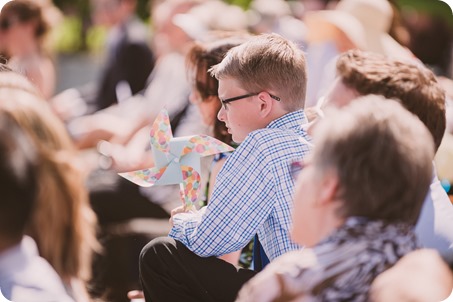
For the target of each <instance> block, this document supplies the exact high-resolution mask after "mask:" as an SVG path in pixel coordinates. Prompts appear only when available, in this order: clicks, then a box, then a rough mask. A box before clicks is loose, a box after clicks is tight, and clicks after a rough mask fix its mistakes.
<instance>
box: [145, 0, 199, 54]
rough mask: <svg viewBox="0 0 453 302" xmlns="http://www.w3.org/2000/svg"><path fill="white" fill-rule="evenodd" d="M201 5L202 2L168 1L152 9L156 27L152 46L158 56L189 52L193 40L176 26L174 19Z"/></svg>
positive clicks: (190, 0)
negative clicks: (189, 45) (188, 46)
mask: <svg viewBox="0 0 453 302" xmlns="http://www.w3.org/2000/svg"><path fill="white" fill-rule="evenodd" d="M199 3H200V1H197V0H167V1H161V2H159V3H157V4H155V5H154V6H153V7H152V10H151V15H152V20H153V27H154V35H153V42H152V44H153V49H154V50H155V51H156V54H157V56H161V55H164V54H168V53H171V52H180V53H183V52H185V51H187V49H186V47H187V45H188V43H189V42H191V41H192V40H193V39H192V37H190V36H189V35H188V34H187V33H186V32H185V31H184V30H183V29H182V28H181V27H180V26H178V25H176V24H175V22H174V17H175V16H176V15H178V14H184V13H187V12H188V11H189V10H190V9H191V8H193V7H194V6H196V5H198V4H199Z"/></svg>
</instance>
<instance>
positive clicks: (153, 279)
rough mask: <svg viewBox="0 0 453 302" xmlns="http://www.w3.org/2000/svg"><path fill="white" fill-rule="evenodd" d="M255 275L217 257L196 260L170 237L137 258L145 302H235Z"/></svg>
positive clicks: (144, 251) (158, 242) (148, 246)
mask: <svg viewBox="0 0 453 302" xmlns="http://www.w3.org/2000/svg"><path fill="white" fill-rule="evenodd" d="M255 274H256V272H255V271H252V270H247V269H242V268H238V267H235V266H234V265H232V264H230V263H228V262H225V261H223V260H220V259H218V258H216V257H207V258H203V257H199V256H197V255H196V254H194V253H193V252H191V251H190V250H189V249H187V248H186V247H185V246H184V244H182V243H181V242H179V241H176V240H174V239H172V238H169V237H160V238H156V239H154V240H152V241H151V242H150V243H148V244H147V245H146V246H145V247H144V248H143V250H142V252H141V254H140V281H141V283H142V287H143V291H144V293H145V300H146V302H172V301H175V302H176V301H184V302H190V301H194V302H205V301H206V302H207V301H216V302H222V301H234V300H235V298H236V296H237V293H238V292H239V290H240V288H241V287H242V285H243V284H244V283H245V282H247V281H248V280H249V279H251V278H252V277H253V276H254V275H255Z"/></svg>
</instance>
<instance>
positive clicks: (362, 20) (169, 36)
mask: <svg viewBox="0 0 453 302" xmlns="http://www.w3.org/2000/svg"><path fill="white" fill-rule="evenodd" d="M12 2H17V3H18V4H17V5H11V3H12ZM389 4H390V5H389ZM0 6H1V7H3V9H2V11H1V15H0V54H1V57H2V58H4V59H3V60H2V61H4V62H7V64H8V66H10V67H11V68H13V69H14V70H15V71H19V72H20V73H22V74H24V75H25V76H27V78H28V79H30V80H31V81H32V82H33V84H35V85H36V87H37V89H38V90H39V91H40V93H41V94H42V95H43V96H44V97H45V99H46V100H48V101H49V104H50V105H51V107H52V110H53V111H54V113H55V114H57V115H58V117H59V118H60V119H61V122H62V123H63V124H64V126H65V127H66V130H67V132H68V133H69V134H70V137H71V139H72V140H73V143H74V145H75V146H76V147H77V151H78V154H77V155H78V156H79V157H80V158H81V159H82V161H81V162H82V163H83V164H82V166H83V168H85V169H84V171H85V174H86V175H84V176H86V179H87V180H86V181H85V182H84V184H85V185H84V187H83V188H80V189H81V190H85V189H86V191H87V192H88V195H89V201H90V205H91V207H92V209H93V210H94V212H95V214H96V216H97V221H98V224H99V227H98V229H99V230H98V239H99V241H100V243H101V245H102V247H103V249H102V252H101V253H97V254H96V255H97V256H95V259H94V261H93V265H92V269H93V278H91V279H90V280H89V282H87V284H88V289H89V292H90V294H91V295H92V296H93V297H95V298H99V299H100V300H102V301H113V302H116V301H129V300H128V299H127V296H126V293H127V292H128V291H129V290H132V289H137V288H139V287H140V284H139V282H138V264H137V263H138V255H139V253H140V250H141V249H142V247H143V246H144V245H145V244H146V243H147V242H148V241H149V240H151V239H152V238H154V237H156V236H161V235H166V234H167V233H168V230H169V224H168V217H169V212H170V210H171V209H172V208H174V207H175V206H177V205H179V204H180V200H179V187H178V186H177V187H176V189H175V188H167V187H159V188H157V189H156V188H151V189H150V190H144V189H142V188H140V189H138V187H137V186H135V185H133V184H131V183H129V182H127V181H126V180H124V179H121V178H119V177H118V175H117V173H118V172H124V171H131V170H136V169H141V168H144V167H146V159H144V158H142V157H146V158H147V156H149V148H148V147H149V145H148V142H149V140H148V139H149V137H148V135H149V129H147V128H146V127H147V126H149V125H150V123H151V122H152V121H153V120H154V118H155V117H156V116H157V114H158V112H159V110H160V109H161V108H162V107H165V108H167V109H168V111H169V114H170V118H171V120H172V122H173V124H172V127H173V130H174V133H175V136H183V135H189V134H198V133H207V134H210V135H213V133H212V129H213V128H214V130H215V127H216V126H215V125H214V124H215V118H214V119H211V120H209V117H211V116H209V117H208V118H207V120H208V122H206V121H204V124H203V123H202V122H201V121H202V120H203V119H202V118H200V116H199V115H198V114H199V113H198V111H197V109H196V108H195V109H193V107H194V104H193V102H192V104H191V103H190V102H189V95H190V89H191V88H193V87H192V86H193V84H194V83H192V82H190V81H189V80H188V78H187V72H186V70H185V68H186V64H185V55H186V54H187V49H188V47H189V46H191V45H192V44H191V43H193V42H194V41H197V40H199V41H212V39H213V36H214V35H212V34H211V33H212V31H213V30H214V31H222V32H224V33H225V32H230V34H231V32H234V33H238V32H239V31H240V32H241V33H242V32H249V33H253V34H257V33H265V32H276V33H278V34H280V35H282V36H284V37H286V38H288V39H290V40H292V41H294V42H296V43H297V45H298V46H300V47H301V48H302V49H303V50H304V51H305V52H306V54H307V67H308V75H309V76H308V90H307V99H306V104H305V106H306V107H310V106H315V105H316V104H317V101H318V100H319V99H321V97H322V96H323V94H324V93H325V88H326V87H327V86H328V84H330V83H331V82H332V79H333V77H334V76H335V75H334V72H332V71H333V69H332V62H334V59H335V58H336V56H337V55H338V54H340V53H342V52H344V51H347V50H349V49H354V48H359V49H362V50H368V51H374V52H378V53H381V54H384V55H388V56H394V57H397V58H403V59H413V60H416V61H417V62H419V63H423V64H425V65H426V66H428V67H429V68H430V69H431V70H432V71H433V72H434V73H435V74H436V76H437V77H438V79H439V81H440V82H441V83H442V86H443V87H444V88H445V90H446V92H447V120H448V121H447V123H448V124H447V131H446V134H445V137H444V139H443V143H442V145H441V147H440V149H439V151H438V153H437V157H436V168H437V174H438V176H439V178H440V180H441V182H442V185H443V187H444V189H445V190H446V191H447V192H448V193H449V194H450V198H451V196H452V195H453V189H452V185H451V184H452V183H453V135H452V134H453V80H452V78H453V60H452V56H453V47H452V46H453V13H452V10H451V9H450V7H448V5H447V4H446V3H444V2H442V1H440V0H293V1H284V0H225V1H222V0H187V1H186V0H12V1H4V0H3V1H0ZM41 13H42V16H41ZM38 14H39V15H38ZM219 37H220V35H219ZM197 84H198V83H197ZM205 88H206V87H205ZM206 89H207V88H206ZM209 93H211V94H208V95H215V94H216V92H209ZM191 97H193V96H191ZM217 105H218V106H220V105H219V104H217ZM212 116H214V117H215V113H214V114H213V115H212ZM204 118H206V117H204ZM206 124H209V125H208V126H209V127H210V128H209V131H208V130H206V126H207V125H206ZM143 130H144V131H143ZM144 152H148V153H146V154H145V155H143V154H142V153H144ZM143 165H144V166H143ZM209 166H210V162H208V164H207V167H209ZM207 170H208V169H207ZM60 176H61V175H56V176H55V179H58V177H60ZM203 179H205V180H206V179H208V177H205V176H203ZM54 182H55V181H54ZM205 185H206V186H207V184H205ZM167 189H168V190H167ZM62 191H64V188H63V189H62ZM204 191H206V192H208V190H207V189H206V190H204ZM175 194H176V195H175ZM69 195H70V194H69ZM175 196H176V197H175ZM68 199H70V198H68ZM65 206H66V205H65ZM60 207H63V206H62V205H60ZM44 220H45V219H44ZM46 236H48V237H49V236H52V235H49V234H46ZM38 237H39V236H38ZM35 239H36V238H35ZM36 240H37V241H39V240H38V239H36ZM38 243H39V242H38ZM59 243H62V242H59ZM57 244H58V243H56V244H55V245H57ZM38 245H39V244H38ZM92 247H93V246H91V248H92ZM236 262H237V261H236ZM240 262H241V264H242V265H244V266H247V265H248V264H249V262H250V253H249V254H247V253H245V254H244V255H243V256H241V258H240ZM51 264H52V265H53V266H54V263H51ZM90 264H91V262H90ZM58 273H59V274H60V275H61V276H62V277H68V276H69V277H77V278H78V277H79V275H78V274H73V275H71V273H68V274H66V273H67V272H65V271H58ZM69 277H68V278H66V279H65V280H69V279H70V278H69ZM77 278H75V279H77ZM84 281H86V280H84ZM68 284H69V283H68ZM68 284H67V285H68ZM68 287H71V285H68ZM80 301H84V300H83V299H81V300H80Z"/></svg>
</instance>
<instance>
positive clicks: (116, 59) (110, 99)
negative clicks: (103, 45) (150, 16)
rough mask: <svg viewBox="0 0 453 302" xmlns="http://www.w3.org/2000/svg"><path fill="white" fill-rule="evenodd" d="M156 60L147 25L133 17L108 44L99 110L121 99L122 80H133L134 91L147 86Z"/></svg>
mask: <svg viewBox="0 0 453 302" xmlns="http://www.w3.org/2000/svg"><path fill="white" fill-rule="evenodd" d="M154 61H155V60H154V56H153V54H152V52H151V50H150V48H149V46H148V36H147V31H146V27H145V25H143V24H142V23H141V22H140V21H139V20H138V19H131V20H129V21H128V22H127V23H126V24H124V25H123V26H122V27H121V28H120V31H119V34H118V37H117V39H116V41H115V42H113V43H111V45H108V59H107V63H106V66H105V67H104V70H103V72H102V74H101V81H100V84H99V86H98V90H97V93H96V97H95V111H97V110H100V109H104V108H107V107H109V106H110V105H112V104H115V103H117V102H118V99H117V94H116V87H117V85H118V83H120V82H122V81H125V82H127V83H128V84H129V86H130V88H131V92H132V94H136V93H138V92H140V91H141V90H143V89H144V88H145V86H146V83H147V79H148V76H149V74H150V73H151V70H152V69H153V68H154V63H155V62H154Z"/></svg>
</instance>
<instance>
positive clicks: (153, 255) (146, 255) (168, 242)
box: [140, 237, 176, 266]
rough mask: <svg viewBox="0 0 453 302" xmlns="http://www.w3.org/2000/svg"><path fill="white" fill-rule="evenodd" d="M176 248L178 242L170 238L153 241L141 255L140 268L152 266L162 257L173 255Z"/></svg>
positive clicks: (159, 238)
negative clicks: (146, 265)
mask: <svg viewBox="0 0 453 302" xmlns="http://www.w3.org/2000/svg"><path fill="white" fill-rule="evenodd" d="M175 248H176V242H175V240H174V239H172V238H170V237H158V238H155V239H153V240H151V241H150V242H149V243H148V244H147V245H145V247H144V248H143V249H142V251H141V253H140V266H142V265H143V264H144V263H146V264H148V265H149V264H152V263H154V261H156V260H157V261H159V260H160V259H162V257H165V256H168V255H171V254H172V252H173V251H174V250H175Z"/></svg>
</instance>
